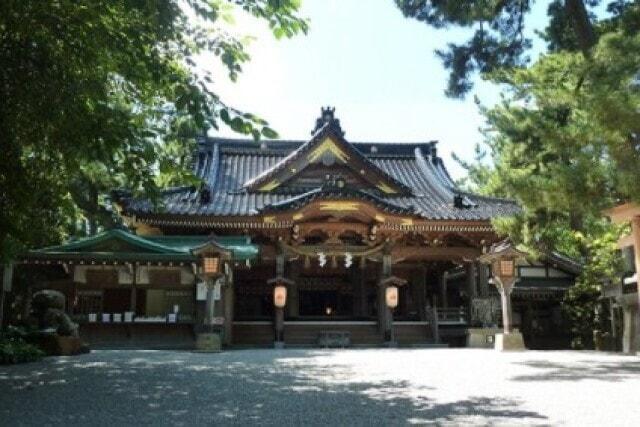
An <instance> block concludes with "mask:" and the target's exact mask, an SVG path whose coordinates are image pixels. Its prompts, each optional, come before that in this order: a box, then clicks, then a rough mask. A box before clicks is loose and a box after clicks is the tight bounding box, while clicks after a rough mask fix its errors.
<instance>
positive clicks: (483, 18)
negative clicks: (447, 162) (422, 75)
mask: <svg viewBox="0 0 640 427" xmlns="http://www.w3.org/2000/svg"><path fill="white" fill-rule="evenodd" d="M395 2H396V4H397V6H398V7H399V8H400V10H401V11H402V13H403V14H404V15H405V16H406V17H408V18H413V19H416V20H418V21H421V22H424V23H426V24H427V25H430V26H432V27H434V28H447V27H449V26H458V27H463V28H469V29H471V30H472V35H471V36H470V38H469V40H468V41H467V42H466V43H462V44H455V43H450V44H449V45H448V46H447V49H446V50H438V51H437V52H436V54H437V55H438V56H439V57H440V58H441V59H442V61H443V63H444V65H445V67H446V68H447V69H449V70H450V75H449V84H448V87H447V90H446V93H447V95H449V96H452V97H463V96H464V95H466V94H467V93H468V92H469V91H470V90H471V88H472V87H473V80H472V79H473V75H474V74H475V73H476V72H480V73H489V72H493V71H496V70H500V69H503V70H504V69H510V68H514V67H523V66H525V65H526V64H527V63H528V61H529V58H528V56H527V52H528V50H529V49H530V48H531V45H532V43H531V38H530V37H527V33H526V25H525V24H526V18H527V15H528V14H529V13H530V12H531V6H532V4H533V3H534V2H533V1H532V0H500V1H498V0H481V1H477V0H395ZM600 3H601V0H553V1H551V2H550V4H549V7H548V16H549V22H548V25H547V28H546V30H545V32H544V33H543V34H542V36H543V38H544V39H545V40H546V41H547V43H548V46H549V50H550V51H559V50H572V51H580V52H582V53H583V54H584V55H586V56H588V55H589V54H590V51H591V49H592V48H593V46H594V45H595V44H596V42H597V38H598V34H599V32H600V31H602V30H605V28H606V26H602V27H600V28H596V27H595V24H596V23H597V20H596V18H595V16H594V14H593V13H592V12H591V10H592V9H593V8H594V7H596V6H598V5H599V4H600ZM633 3H636V2H634V1H625V0H616V1H611V2H610V3H609V6H608V9H609V11H610V12H611V13H612V14H613V17H612V20H616V19H617V18H618V17H619V16H620V15H622V14H624V13H625V12H626V11H627V9H628V8H629V7H630V6H631V5H632V4H633Z"/></svg>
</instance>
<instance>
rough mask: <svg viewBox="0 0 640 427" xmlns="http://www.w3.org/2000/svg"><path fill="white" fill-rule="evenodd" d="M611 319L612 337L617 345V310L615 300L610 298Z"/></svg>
mask: <svg viewBox="0 0 640 427" xmlns="http://www.w3.org/2000/svg"><path fill="white" fill-rule="evenodd" d="M609 319H610V321H611V337H612V338H613V342H615V343H617V341H618V340H617V338H618V330H617V329H618V328H616V308H615V306H614V303H613V298H609Z"/></svg>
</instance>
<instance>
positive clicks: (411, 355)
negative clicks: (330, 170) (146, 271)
mask: <svg viewBox="0 0 640 427" xmlns="http://www.w3.org/2000/svg"><path fill="white" fill-rule="evenodd" d="M253 424H255V425H363V426H365V425H367V426H368V425H407V424H419V425H423V424H427V425H461V424H469V425H508V426H511V425H565V426H581V427H582V426H591V425H592V426H607V427H613V426H639V425H640V358H639V357H630V356H621V355H611V354H603V353H594V352H570V351H558V352H536V351H527V352H522V353H497V352H494V351H493V350H472V349H370V350H241V351H229V352H225V353H219V354H199V353H191V352H179V351H129V350H123V351H95V352H93V353H91V354H88V355H83V356H78V357H56V358H47V359H45V360H44V361H41V362H37V363H32V364H26V365H18V366H0V426H22V425H32V426H44V425H65V426H70V425H92V426H112V427H115V426H121V425H253Z"/></svg>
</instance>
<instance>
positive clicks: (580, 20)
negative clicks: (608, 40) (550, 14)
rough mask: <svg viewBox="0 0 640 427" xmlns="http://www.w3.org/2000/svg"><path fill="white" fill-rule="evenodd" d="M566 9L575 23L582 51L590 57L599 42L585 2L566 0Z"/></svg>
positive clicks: (574, 26)
mask: <svg viewBox="0 0 640 427" xmlns="http://www.w3.org/2000/svg"><path fill="white" fill-rule="evenodd" d="M564 7H565V10H566V12H567V16H568V17H569V19H570V20H571V22H572V23H573V29H574V30H575V32H576V38H577V40H578V45H579V46H580V50H582V53H583V54H584V55H585V56H589V55H590V52H591V48H592V47H593V46H594V45H595V44H596V41H597V40H596V34H595V32H594V30H593V25H592V23H591V20H590V19H589V12H587V8H586V6H585V5H584V0H565V3H564Z"/></svg>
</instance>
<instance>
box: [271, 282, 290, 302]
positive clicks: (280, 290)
mask: <svg viewBox="0 0 640 427" xmlns="http://www.w3.org/2000/svg"><path fill="white" fill-rule="evenodd" d="M286 304H287V287H286V286H284V285H282V284H279V285H276V286H274V287H273V305H274V306H275V307H276V308H284V306H285V305H286Z"/></svg>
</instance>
